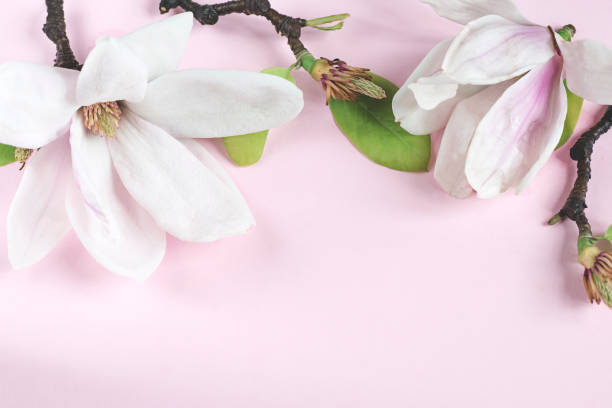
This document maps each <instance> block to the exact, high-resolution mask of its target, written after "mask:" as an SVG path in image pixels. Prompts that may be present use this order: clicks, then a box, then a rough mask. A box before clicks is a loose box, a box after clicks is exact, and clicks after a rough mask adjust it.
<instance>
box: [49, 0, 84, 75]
mask: <svg viewBox="0 0 612 408" xmlns="http://www.w3.org/2000/svg"><path fill="white" fill-rule="evenodd" d="M45 3H46V5H47V22H46V23H45V25H44V26H43V32H44V33H45V34H46V35H47V37H49V39H50V40H51V41H52V42H53V43H54V44H55V47H56V49H57V51H56V55H55V66H56V67H61V68H69V69H77V70H78V69H80V68H81V65H80V64H79V62H78V61H77V60H76V58H75V56H74V53H73V52H72V48H70V40H68V35H67V34H66V18H65V16H64V0H45Z"/></svg>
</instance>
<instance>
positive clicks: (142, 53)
mask: <svg viewBox="0 0 612 408" xmlns="http://www.w3.org/2000/svg"><path fill="white" fill-rule="evenodd" d="M192 27H193V14H192V13H191V12H186V13H181V14H177V15H175V16H173V17H169V18H165V19H163V20H161V21H158V22H156V23H153V24H149V25H147V26H145V27H143V28H141V29H140V30H137V31H134V32H133V33H131V34H128V35H126V36H124V37H122V38H120V39H119V41H120V42H121V43H122V44H124V45H125V46H127V47H128V48H129V49H130V50H131V51H132V52H133V53H134V54H136V56H138V58H140V59H141V60H142V61H143V62H144V63H145V65H146V66H147V68H148V72H149V80H152V79H155V78H157V77H159V76H160V75H163V74H166V73H168V72H172V71H175V70H176V69H177V68H178V66H179V63H180V61H181V58H182V57H183V54H184V53H185V49H186V48H187V42H188V40H189V34H191V28H192Z"/></svg>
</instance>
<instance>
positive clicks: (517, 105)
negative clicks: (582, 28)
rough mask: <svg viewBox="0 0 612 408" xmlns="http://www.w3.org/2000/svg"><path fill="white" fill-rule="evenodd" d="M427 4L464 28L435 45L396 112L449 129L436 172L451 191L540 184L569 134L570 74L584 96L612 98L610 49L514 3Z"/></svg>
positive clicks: (425, 129)
mask: <svg viewBox="0 0 612 408" xmlns="http://www.w3.org/2000/svg"><path fill="white" fill-rule="evenodd" d="M423 1H424V2H425V3H428V4H430V5H432V6H433V8H434V9H435V11H436V12H437V13H438V14H439V15H440V16H442V17H445V18H448V19H450V20H453V21H455V22H458V23H460V24H464V25H465V27H464V29H463V30H462V31H461V32H460V33H459V35H457V37H455V38H454V39H450V40H446V41H443V42H441V43H439V44H437V45H436V46H435V47H434V48H433V49H432V50H431V51H430V53H429V54H428V55H427V56H426V57H425V59H424V60H423V61H422V62H421V64H420V65H419V66H418V67H417V68H416V70H415V71H414V73H413V74H412V75H411V76H410V78H409V79H408V81H407V82H406V84H405V85H404V86H403V87H402V89H401V90H400V91H399V92H398V93H397V94H396V96H395V98H394V100H393V111H394V114H395V116H396V119H397V120H398V121H400V122H401V125H402V126H403V127H404V128H405V129H406V130H408V131H409V132H411V133H413V134H428V133H431V132H434V131H437V130H440V129H442V128H446V129H445V131H444V135H443V138H442V144H441V146H440V151H439V154H438V159H437V162H436V167H435V178H436V180H437V181H438V182H439V183H440V185H441V186H442V187H443V188H444V189H445V190H446V191H447V192H449V193H450V194H452V195H453V196H456V197H466V196H468V195H469V194H471V193H472V191H473V190H475V191H476V192H477V193H478V196H479V197H482V198H489V197H494V196H497V195H499V194H501V193H503V192H505V191H507V190H508V189H511V188H514V189H516V191H517V192H520V191H521V190H522V189H524V188H525V187H526V186H527V185H528V184H529V183H530V182H531V181H532V180H533V178H534V177H535V175H536V174H537V173H538V172H539V171H540V170H541V169H542V167H543V166H544V165H545V163H546V162H547V160H548V159H549V158H550V156H551V154H552V153H553V151H554V149H555V147H556V146H557V144H558V142H559V140H560V138H561V135H562V133H563V127H564V122H565V118H566V116H567V93H566V91H565V88H564V84H563V80H564V78H565V79H566V80H567V86H568V87H569V89H570V90H572V91H573V92H574V93H576V94H578V95H579V96H582V97H583V98H585V99H588V100H590V101H593V102H596V103H599V104H604V105H609V104H612V50H610V49H609V48H607V47H606V46H604V45H602V44H600V43H597V42H594V41H590V40H582V41H574V42H570V41H566V40H564V39H563V38H562V37H561V36H560V35H559V34H557V33H555V32H554V31H553V30H552V29H551V28H550V27H543V26H539V25H535V24H533V23H531V22H529V21H528V20H527V19H525V17H523V16H522V15H521V14H520V13H519V11H518V10H517V8H516V7H515V6H514V4H513V3H512V2H511V1H510V0H423ZM566 31H573V27H570V26H568V27H566ZM570 34H573V32H571V33H570ZM567 37H568V39H569V36H567Z"/></svg>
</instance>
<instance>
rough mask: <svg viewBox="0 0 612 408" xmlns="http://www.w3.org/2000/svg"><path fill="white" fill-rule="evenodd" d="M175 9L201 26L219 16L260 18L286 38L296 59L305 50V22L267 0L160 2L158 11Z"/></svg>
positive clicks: (177, 0)
mask: <svg viewBox="0 0 612 408" xmlns="http://www.w3.org/2000/svg"><path fill="white" fill-rule="evenodd" d="M176 7H181V8H183V9H184V10H186V11H191V12H192V13H193V16H194V17H195V19H196V20H198V21H199V22H200V23H201V24H203V25H213V24H216V23H217V21H219V17H220V16H224V15H227V14H234V13H238V14H245V15H250V14H254V15H257V16H262V17H265V18H266V19H267V20H268V21H269V22H270V23H272V25H273V26H274V28H275V29H276V32H277V33H279V34H280V35H282V36H283V37H286V38H287V40H288V43H289V47H290V48H291V51H292V52H293V54H294V55H295V56H296V57H297V56H298V55H299V54H300V53H302V52H303V51H305V50H306V47H305V46H304V44H303V43H302V41H300V36H301V34H302V28H304V27H306V20H304V19H303V18H294V17H289V16H286V15H284V14H281V13H279V12H277V11H276V10H274V9H273V8H272V7H271V6H270V2H269V1H268V0H237V1H228V2H226V3H219V4H198V3H195V2H193V1H192V0H162V1H161V3H160V5H159V11H160V12H161V13H162V14H163V13H167V12H168V11H170V10H171V9H173V8H176Z"/></svg>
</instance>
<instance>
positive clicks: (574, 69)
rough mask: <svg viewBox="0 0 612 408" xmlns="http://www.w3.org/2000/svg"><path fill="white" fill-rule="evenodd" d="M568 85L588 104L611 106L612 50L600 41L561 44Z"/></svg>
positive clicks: (562, 42)
mask: <svg viewBox="0 0 612 408" xmlns="http://www.w3.org/2000/svg"><path fill="white" fill-rule="evenodd" d="M558 43H559V47H560V48H561V52H562V54H563V59H564V60H565V75H566V79H567V86H568V88H569V89H571V90H572V92H574V93H575V94H577V95H580V96H582V97H583V98H585V99H588V100H589V101H592V102H595V103H598V104H601V105H612V50H611V49H610V48H609V47H608V46H606V45H604V44H602V43H600V42H597V41H592V40H581V41H573V42H567V41H558Z"/></svg>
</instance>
